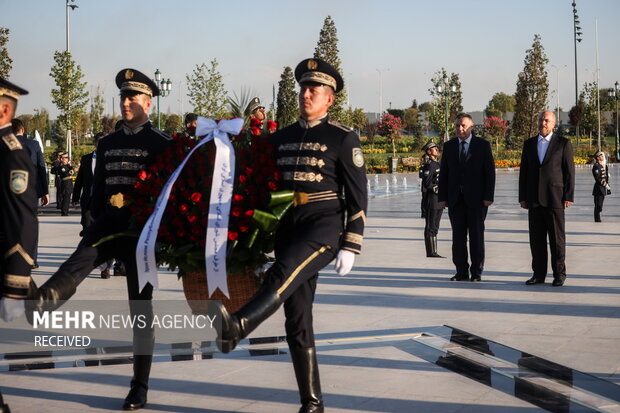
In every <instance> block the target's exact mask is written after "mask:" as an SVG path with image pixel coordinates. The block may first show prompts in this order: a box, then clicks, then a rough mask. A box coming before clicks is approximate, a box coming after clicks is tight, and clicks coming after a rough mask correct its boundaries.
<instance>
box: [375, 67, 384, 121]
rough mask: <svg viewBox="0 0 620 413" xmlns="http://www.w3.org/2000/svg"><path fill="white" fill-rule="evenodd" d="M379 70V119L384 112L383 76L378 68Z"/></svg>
mask: <svg viewBox="0 0 620 413" xmlns="http://www.w3.org/2000/svg"><path fill="white" fill-rule="evenodd" d="M376 70H377V72H379V119H381V115H382V114H383V78H382V76H381V71H380V70H379V69H376Z"/></svg>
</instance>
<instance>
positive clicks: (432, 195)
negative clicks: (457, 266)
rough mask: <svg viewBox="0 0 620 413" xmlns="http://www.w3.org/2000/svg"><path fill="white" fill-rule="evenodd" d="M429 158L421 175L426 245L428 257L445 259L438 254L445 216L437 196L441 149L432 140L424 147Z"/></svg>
mask: <svg viewBox="0 0 620 413" xmlns="http://www.w3.org/2000/svg"><path fill="white" fill-rule="evenodd" d="M422 150H423V151H424V153H425V154H426V155H427V156H428V161H427V162H426V163H425V164H424V166H422V169H421V170H420V175H421V176H422V193H423V194H424V195H423V198H422V199H424V201H425V205H424V210H425V211H426V217H425V219H426V225H425V226H424V245H425V246H426V256H427V257H431V258H444V257H442V256H441V255H439V254H438V253H437V233H438V232H439V222H440V221H441V215H442V214H443V208H441V207H440V206H439V201H438V199H437V194H438V192H439V162H438V161H437V159H438V157H439V148H438V147H437V145H435V142H433V140H432V139H430V140H429V141H428V142H427V143H426V145H424V146H423V147H422Z"/></svg>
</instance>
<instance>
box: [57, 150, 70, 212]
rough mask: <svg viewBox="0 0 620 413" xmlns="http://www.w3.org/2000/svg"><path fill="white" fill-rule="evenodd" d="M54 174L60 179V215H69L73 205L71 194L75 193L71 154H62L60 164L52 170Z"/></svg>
mask: <svg viewBox="0 0 620 413" xmlns="http://www.w3.org/2000/svg"><path fill="white" fill-rule="evenodd" d="M52 173H54V174H56V176H57V177H58V179H59V182H58V192H60V215H62V216H63V217H66V216H68V215H69V205H70V204H71V194H72V193H73V174H74V171H73V166H72V165H71V163H70V162H69V154H67V152H63V153H61V154H60V163H59V164H58V165H56V166H54V167H53V168H52Z"/></svg>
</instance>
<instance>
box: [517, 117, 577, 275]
mask: <svg viewBox="0 0 620 413" xmlns="http://www.w3.org/2000/svg"><path fill="white" fill-rule="evenodd" d="M555 122H556V118H555V113H554V112H553V111H550V110H547V111H544V112H543V113H541V114H540V116H539V117H538V131H539V134H538V136H535V137H533V138H530V139H528V140H526V141H525V143H524V144H523V152H522V154H521V169H520V171H519V203H520V204H521V208H525V209H527V210H528V221H529V232H530V250H531V251H532V271H534V275H533V276H532V278H530V279H529V280H527V281H526V282H525V284H527V285H533V284H542V283H544V282H545V277H546V276H547V236H548V237H549V249H550V250H551V268H552V269H553V284H552V285H553V286H554V287H560V286H562V285H564V280H565V279H566V265H565V263H564V260H565V257H566V234H565V230H564V210H565V209H566V208H568V207H569V206H570V205H571V204H572V203H573V198H574V192H575V163H574V160H573V146H572V145H571V143H570V141H569V140H568V139H566V138H562V137H560V136H558V135H557V134H555V133H553V128H554V127H555Z"/></svg>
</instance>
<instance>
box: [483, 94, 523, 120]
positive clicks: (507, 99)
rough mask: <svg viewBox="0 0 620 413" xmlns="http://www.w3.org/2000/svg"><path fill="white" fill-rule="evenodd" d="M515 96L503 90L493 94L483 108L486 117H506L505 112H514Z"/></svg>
mask: <svg viewBox="0 0 620 413" xmlns="http://www.w3.org/2000/svg"><path fill="white" fill-rule="evenodd" d="M515 104H516V101H515V97H514V95H509V94H506V93H504V92H498V93H496V94H494V95H493V97H492V98H491V100H489V103H488V104H487V107H486V108H485V109H484V113H485V114H486V115H487V117H493V116H496V117H498V118H502V119H506V113H508V112H514V110H515Z"/></svg>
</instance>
